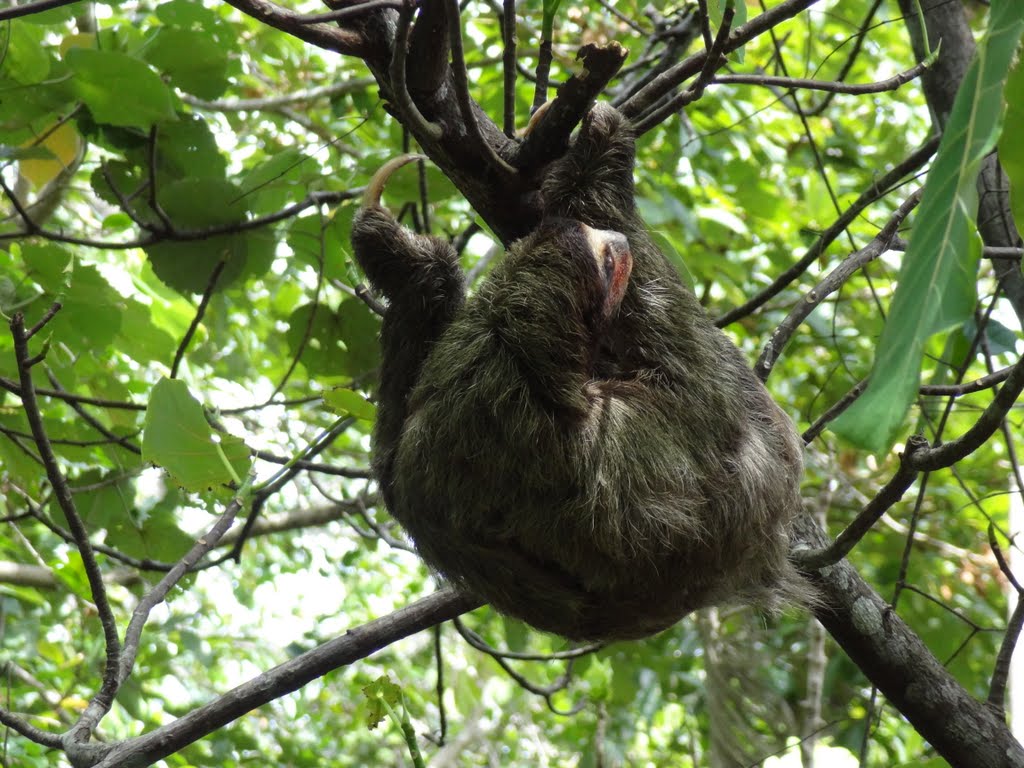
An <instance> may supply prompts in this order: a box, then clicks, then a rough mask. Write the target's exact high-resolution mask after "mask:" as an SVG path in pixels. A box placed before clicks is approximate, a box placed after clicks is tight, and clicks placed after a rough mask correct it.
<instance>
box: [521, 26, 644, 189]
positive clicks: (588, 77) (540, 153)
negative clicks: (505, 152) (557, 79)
mask: <svg viewBox="0 0 1024 768" xmlns="http://www.w3.org/2000/svg"><path fill="white" fill-rule="evenodd" d="M628 54H629V51H627V50H626V49H625V48H623V47H622V46H621V45H619V44H618V43H615V42H612V43H609V44H608V45H606V46H597V45H585V46H583V47H582V48H581V49H580V51H579V53H578V54H577V56H576V58H577V60H579V61H581V62H582V63H583V66H582V68H581V70H580V71H579V72H577V73H576V74H574V75H573V76H572V77H570V78H569V79H568V80H566V81H565V83H564V84H563V85H562V87H561V88H559V89H558V95H557V96H556V97H555V98H554V99H553V100H552V101H551V103H550V104H549V105H548V106H547V108H546V109H545V110H544V112H543V115H542V116H541V117H540V118H539V119H538V120H537V123H536V125H531V129H530V132H529V133H528V134H527V136H526V139H525V140H524V141H523V143H522V144H520V145H519V149H518V150H516V153H515V155H514V156H513V157H512V165H514V166H515V167H516V168H519V169H520V170H521V171H523V172H525V173H529V172H531V171H533V170H536V169H537V168H539V167H540V166H542V165H544V164H546V163H549V162H551V161H552V160H554V159H555V158H557V157H561V156H562V155H563V154H564V153H565V150H566V149H567V148H568V146H569V135H570V134H571V133H572V131H573V129H574V128H575V127H576V126H577V125H579V123H580V121H581V120H583V118H584V117H586V115H587V112H589V111H590V108H591V107H592V106H593V104H594V100H595V99H596V98H597V97H598V95H599V94H600V93H601V92H602V91H603V90H604V89H605V87H606V86H607V85H608V83H609V82H610V81H611V79H612V78H613V77H615V75H616V73H617V72H618V71H619V69H621V67H622V65H623V63H624V62H625V61H626V56H627V55H628Z"/></svg>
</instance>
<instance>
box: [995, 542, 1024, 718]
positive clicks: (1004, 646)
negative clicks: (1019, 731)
mask: <svg viewBox="0 0 1024 768" xmlns="http://www.w3.org/2000/svg"><path fill="white" fill-rule="evenodd" d="M988 543H989V546H990V547H991V548H992V554H993V555H995V558H996V562H997V563H998V564H999V570H1000V571H1001V572H1002V574H1003V575H1004V576H1005V577H1006V578H1007V580H1008V581H1009V582H1010V585H1011V586H1012V587H1013V589H1014V591H1015V592H1016V595H1017V604H1016V605H1014V606H1013V613H1012V614H1011V615H1010V621H1009V622H1008V623H1007V625H1006V633H1005V634H1004V635H1003V642H1002V643H1001V644H1000V645H999V655H998V656H996V663H995V664H994V665H993V667H992V679H991V681H990V682H989V687H988V705H989V706H990V707H992V708H993V709H995V711H996V712H998V713H999V715H1000V716H1002V717H1006V682H1007V680H1009V678H1010V661H1011V660H1012V659H1013V652H1014V650H1015V649H1016V647H1017V640H1018V639H1019V638H1020V631H1021V628H1022V627H1024V587H1021V585H1020V582H1019V581H1017V578H1016V576H1014V574H1013V571H1012V570H1010V564H1009V563H1007V562H1006V558H1005V557H1004V556H1003V550H1002V548H1001V547H1000V546H999V541H998V540H997V539H996V531H995V526H994V525H992V524H989V527H988Z"/></svg>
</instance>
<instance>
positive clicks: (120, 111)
mask: <svg viewBox="0 0 1024 768" xmlns="http://www.w3.org/2000/svg"><path fill="white" fill-rule="evenodd" d="M67 63H68V66H69V67H70V68H71V70H72V71H73V72H74V73H75V78H74V80H73V87H74V90H75V93H76V94H78V97H79V98H81V99H82V101H84V102H85V105H86V106H87V107H89V111H90V112H91V113H92V116H93V117H94V118H95V119H96V122H98V123H106V124H108V125H119V126H124V127H133V128H140V129H143V130H148V129H149V127H150V126H151V125H152V124H153V123H161V122H166V121H171V120H176V119H177V115H176V114H175V112H174V100H173V98H172V96H171V92H170V91H169V90H168V89H167V86H166V85H164V83H163V81H162V80H161V79H160V77H159V76H158V75H157V74H156V73H155V72H154V71H153V70H151V69H150V68H149V67H148V66H146V65H145V64H144V63H143V62H141V61H139V60H138V59H135V58H132V57H131V56H128V55H127V54H124V53H119V52H117V51H95V50H89V49H86V48H72V49H71V50H70V51H68V53H67Z"/></svg>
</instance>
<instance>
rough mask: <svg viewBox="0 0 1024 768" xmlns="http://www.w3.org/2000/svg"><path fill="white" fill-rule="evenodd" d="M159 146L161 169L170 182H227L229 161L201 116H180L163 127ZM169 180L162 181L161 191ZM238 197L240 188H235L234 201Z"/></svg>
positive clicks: (160, 132)
mask: <svg viewBox="0 0 1024 768" xmlns="http://www.w3.org/2000/svg"><path fill="white" fill-rule="evenodd" d="M156 147H157V156H158V159H159V163H160V165H159V170H160V173H161V174H163V175H166V176H168V177H170V178H169V179H167V181H178V180H180V179H187V178H189V177H196V178H199V177H202V178H213V179H224V173H225V171H226V170H227V158H226V157H225V156H224V155H223V154H221V151H220V149H218V148H217V139H216V138H215V137H214V135H213V131H212V130H211V128H210V125H209V123H208V122H207V121H206V120H205V119H204V118H203V117H202V116H201V115H195V114H193V115H181V116H180V119H179V120H177V121H176V122H173V123H168V124H166V125H162V126H160V131H159V133H158V134H157V143H156ZM167 181H162V182H161V188H163V187H164V186H165V185H166V183H167ZM237 196H238V191H237V188H233V195H232V198H231V199H234V198H235V197H237Z"/></svg>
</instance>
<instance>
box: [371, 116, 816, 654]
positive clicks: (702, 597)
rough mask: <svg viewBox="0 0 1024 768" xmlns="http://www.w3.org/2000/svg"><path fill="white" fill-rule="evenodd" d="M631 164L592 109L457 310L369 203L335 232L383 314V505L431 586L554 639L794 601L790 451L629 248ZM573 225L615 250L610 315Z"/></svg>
mask: <svg viewBox="0 0 1024 768" xmlns="http://www.w3.org/2000/svg"><path fill="white" fill-rule="evenodd" d="M633 163H634V145H633V134H632V131H631V128H630V126H629V124H628V122H627V121H626V120H625V118H623V117H622V116H621V115H619V114H618V113H617V112H616V111H615V110H614V109H612V108H610V107H606V106H601V105H599V106H597V107H595V108H594V110H593V111H592V113H591V114H590V116H589V117H588V118H587V120H586V121H585V123H584V126H583V128H582V130H581V131H580V135H579V138H578V139H577V140H576V142H575V144H574V145H573V147H572V148H571V149H570V151H569V152H568V153H567V154H566V156H565V157H563V158H562V159H561V160H559V161H557V162H556V163H555V164H553V166H552V167H551V168H550V170H549V171H548V174H547V176H546V179H545V182H544V184H543V188H542V194H543V200H544V207H545V213H546V219H545V223H544V224H542V225H541V227H540V228H538V230H537V231H535V232H534V233H533V234H531V235H530V236H528V237H526V238H524V239H523V240H521V241H519V242H518V243H516V244H515V245H513V247H512V248H511V249H510V250H509V253H508V254H507V256H506V258H505V259H504V261H503V262H502V263H501V264H500V265H499V266H498V267H496V268H495V269H494V271H493V273H492V274H491V275H490V276H489V277H488V278H487V280H486V281H485V283H484V284H483V285H482V286H481V288H480V290H479V291H478V292H477V293H476V295H474V296H473V297H472V298H470V299H469V300H468V301H465V300H464V298H463V297H464V284H463V277H462V274H461V272H460V270H459V267H458V263H457V258H456V255H455V253H454V252H453V251H452V249H451V248H450V247H449V246H448V245H447V244H446V243H444V242H443V241H440V240H438V239H435V238H427V237H417V236H415V235H412V234H410V233H409V232H407V231H406V230H404V229H402V228H401V227H400V226H399V225H398V224H397V223H396V222H395V221H394V220H393V219H392V217H391V216H390V215H388V214H387V213H386V212H385V211H384V210H383V209H381V208H380V207H379V206H377V205H375V204H370V205H368V206H367V207H366V208H365V209H364V210H362V211H361V212H360V213H359V215H358V216H357V217H356V221H355V225H354V228H353V235H352V241H353V247H354V249H355V253H356V257H357V258H358V260H359V262H360V264H361V265H362V266H363V268H364V269H365V270H366V273H367V275H368V277H369V279H370V281H371V282H372V283H373V284H374V285H375V286H376V287H377V288H378V289H379V290H380V291H381V292H382V293H383V294H384V295H385V296H386V297H387V298H388V300H389V309H388V312H387V314H386V316H385V319H384V326H383V330H382V334H381V343H382V346H383V367H382V370H381V390H380V402H379V410H378V424H377V428H376V432H375V459H374V467H375V470H376V473H377V477H378V480H379V482H380V484H381V487H382V490H383V493H384V498H385V502H386V503H387V505H388V507H389V509H390V510H391V512H392V514H393V515H394V516H395V518H397V519H398V520H399V522H401V523H402V525H403V526H404V527H405V528H406V529H407V530H408V531H409V533H410V534H411V535H412V538H413V539H414V541H415V543H416V546H417V548H418V550H419V552H420V553H421V554H422V556H423V558H424V559H425V560H426V561H427V563H429V564H430V565H431V566H432V567H433V568H435V569H437V570H438V571H439V572H440V573H441V574H443V575H444V576H445V577H447V578H448V579H449V580H451V581H452V582H454V583H455V584H457V585H458V586H460V587H462V588H464V589H466V590H469V591H470V592H472V593H474V594H476V595H478V596H479V597H481V598H483V599H485V600H487V601H489V602H490V603H491V604H493V605H494V607H496V608H497V609H498V610H499V611H503V612H505V613H507V614H510V615H512V616H516V617H518V618H521V619H523V620H524V621H526V622H528V623H529V624H532V625H533V626H535V627H538V628H540V629H543V630H548V631H550V632H555V633H558V634H560V635H563V636H566V637H569V638H573V639H588V640H611V639H622V638H638V637H643V636H645V635H649V634H651V633H654V632H657V631H659V630H661V629H664V628H665V627H668V626H670V625H671V624H673V623H675V622H676V621H677V620H678V619H680V618H681V617H683V616H685V615H686V614H688V613H690V612H691V611H693V610H695V609H697V608H701V607H704V606H709V605H715V604H721V603H727V602H730V603H731V602H749V603H754V604H757V605H759V606H764V607H773V606H774V605H777V604H778V603H780V602H788V601H792V600H803V599H806V595H807V587H806V586H805V584H804V582H803V581H802V579H801V578H800V577H799V576H798V575H797V574H796V572H795V571H794V569H793V568H792V566H791V565H790V563H789V561H788V560H787V557H786V553H787V550H788V539H787V534H786V530H787V527H788V523H789V521H790V518H791V517H792V515H793V514H794V513H795V512H796V511H797V509H798V508H799V504H800V497H799V482H800V475H801V469H802V468H801V458H800V455H801V444H800V441H799V439H798V437H797V435H796V433H795V431H794V429H793V426H792V424H791V423H790V421H789V420H788V419H787V418H786V417H785V415H783V413H782V411H781V410H780V409H779V408H778V407H777V406H776V405H775V404H774V403H773V402H772V400H771V399H770V397H769V395H768V393H767V392H766V391H765V389H764V387H763V386H762V385H761V383H760V382H759V381H758V380H757V379H756V378H755V377H754V375H753V374H752V372H751V371H750V369H749V368H748V367H747V365H746V363H745V361H744V360H743V358H742V356H741V355H740V353H739V351H738V350H737V349H736V348H735V346H733V344H732V343H731V342H730V341H729V340H728V339H727V338H726V336H725V335H724V334H722V333H721V332H720V331H718V330H717V329H716V328H714V327H713V326H712V324H711V323H710V322H709V320H708V318H707V317H706V316H705V314H704V311H703V309H702V308H701V307H700V305H699V304H698V302H697V300H696V298H695V297H694V296H693V295H692V294H691V293H689V292H688V291H687V290H686V289H685V288H684V287H683V285H682V284H681V282H680V280H679V278H678V276H677V275H676V273H675V271H674V269H673V268H672V267H671V265H670V264H669V263H668V262H667V261H666V259H665V258H664V256H663V255H662V254H661V253H660V252H659V251H658V250H657V248H656V247H655V246H654V245H653V243H652V242H651V240H650V238H649V237H648V234H647V230H646V227H645V226H644V224H643V222H642V221H641V219H640V218H639V216H638V215H637V213H636V210H635V206H634V201H633V194H634V190H633V178H632V177H633ZM566 220H568V222H567V221H566ZM577 222H582V223H585V224H587V225H589V226H591V227H594V228H596V229H602V230H614V231H616V232H620V233H622V234H624V235H626V237H627V238H628V241H629V247H630V249H631V251H632V257H633V270H632V276H631V277H630V280H629V284H628V287H627V288H626V291H625V295H624V297H623V298H622V301H621V305H620V306H619V308H618V312H617V313H616V314H615V315H614V316H613V317H612V318H611V319H610V320H609V319H608V318H607V316H606V314H605V315H602V314H601V312H600V307H601V306H602V302H603V301H604V299H605V298H606V297H607V286H606V285H605V284H604V283H602V282H601V280H600V278H599V276H598V274H597V273H598V271H599V270H597V269H595V267H594V264H595V262H594V259H593V255H592V254H591V253H589V252H587V245H586V239H585V238H582V237H579V236H578V235H577V234H574V233H578V229H579V227H578V223H577Z"/></svg>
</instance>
